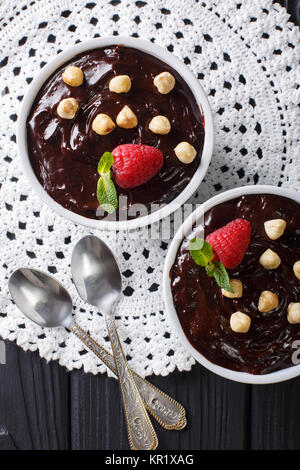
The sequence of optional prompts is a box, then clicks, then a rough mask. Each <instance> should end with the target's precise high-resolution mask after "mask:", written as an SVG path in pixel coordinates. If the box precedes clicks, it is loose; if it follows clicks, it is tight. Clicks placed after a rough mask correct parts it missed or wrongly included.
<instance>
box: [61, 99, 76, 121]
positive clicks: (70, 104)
mask: <svg viewBox="0 0 300 470" xmlns="http://www.w3.org/2000/svg"><path fill="white" fill-rule="evenodd" d="M78 106H79V104H78V102H77V101H76V100H75V98H65V99H64V100H61V101H60V102H59V103H58V106H57V114H58V115H59V117H61V118H62V119H73V117H74V116H75V114H76V113H77V110H78Z"/></svg>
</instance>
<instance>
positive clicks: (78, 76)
mask: <svg viewBox="0 0 300 470" xmlns="http://www.w3.org/2000/svg"><path fill="white" fill-rule="evenodd" d="M62 79H63V81H64V82H65V83H66V84H67V85H70V86H80V85H82V84H83V71H82V70H81V69H80V68H79V67H75V66H74V65H70V66H69V67H67V68H66V70H65V71H64V73H63V74H62Z"/></svg>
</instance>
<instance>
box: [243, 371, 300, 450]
mask: <svg viewBox="0 0 300 470" xmlns="http://www.w3.org/2000/svg"><path fill="white" fill-rule="evenodd" d="M251 395H252V399H251V408H252V417H251V447H252V449H255V450H260V449H264V450H271V449H274V450H299V449H300V420H299V416H300V400H299V397H300V377H298V378H296V379H293V380H290V381H288V382H283V383H280V384H274V385H263V386H259V385H257V386H253V387H252V394H251Z"/></svg>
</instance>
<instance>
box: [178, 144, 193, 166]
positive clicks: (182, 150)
mask: <svg viewBox="0 0 300 470" xmlns="http://www.w3.org/2000/svg"><path fill="white" fill-rule="evenodd" d="M174 152H175V155H176V157H177V158H178V159H179V160H180V161H181V162H182V163H192V161H194V160H195V157H196V155H197V151H196V149H195V147H193V146H192V145H191V144H189V143H188V142H180V144H178V145H177V146H176V147H175V148H174Z"/></svg>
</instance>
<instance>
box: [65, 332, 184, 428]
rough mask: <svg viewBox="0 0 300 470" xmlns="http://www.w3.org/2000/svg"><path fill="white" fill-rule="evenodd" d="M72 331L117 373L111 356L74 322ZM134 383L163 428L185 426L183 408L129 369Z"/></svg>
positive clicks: (148, 408)
mask: <svg viewBox="0 0 300 470" xmlns="http://www.w3.org/2000/svg"><path fill="white" fill-rule="evenodd" d="M72 332H73V333H74V334H75V335H76V336H77V337H78V338H79V339H80V340H81V341H82V342H83V343H84V345H85V346H86V347H87V348H88V349H90V350H91V351H92V352H93V353H94V354H96V356H97V357H99V359H101V361H102V362H103V363H104V364H105V365H106V367H108V368H109V369H110V370H111V371H112V372H113V373H114V374H115V375H118V373H117V370H116V366H115V361H114V358H113V356H112V355H111V354H110V353H109V352H108V351H107V350H106V349H104V348H103V347H102V346H100V344H99V343H97V342H96V341H95V340H94V339H92V338H91V337H90V336H88V335H87V333H86V332H85V331H84V330H82V329H81V328H80V326H78V325H76V324H74V326H73V327H72ZM131 372H132V375H133V379H134V381H135V384H136V386H137V388H138V391H139V392H140V395H141V398H142V400H143V401H144V403H145V405H146V408H147V410H148V411H149V412H150V413H151V415H152V416H153V418H155V419H156V420H157V421H158V423H159V424H160V425H161V426H162V427H164V428H165V429H174V430H180V429H183V428H184V427H185V426H186V416H185V409H184V408H183V406H182V405H180V404H179V403H178V402H177V401H175V400H173V398H171V397H169V396H168V395H167V394H166V393H164V392H162V391H161V390H159V389H158V388H156V387H154V385H152V384H151V383H150V382H148V381H147V380H145V379H143V378H142V377H141V376H140V375H138V374H136V373H135V372H133V371H131Z"/></svg>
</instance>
